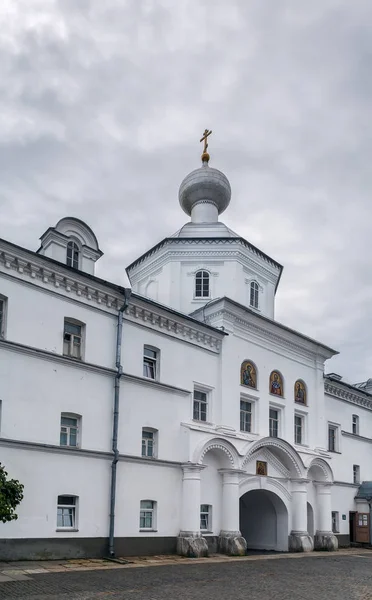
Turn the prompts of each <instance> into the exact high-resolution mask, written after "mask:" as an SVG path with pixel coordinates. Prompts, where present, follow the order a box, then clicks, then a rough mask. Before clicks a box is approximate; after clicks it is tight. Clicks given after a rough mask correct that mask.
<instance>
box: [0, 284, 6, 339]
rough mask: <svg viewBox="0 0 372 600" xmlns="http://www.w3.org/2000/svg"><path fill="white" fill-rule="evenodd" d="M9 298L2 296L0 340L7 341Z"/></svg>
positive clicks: (0, 305) (0, 299)
mask: <svg viewBox="0 0 372 600" xmlns="http://www.w3.org/2000/svg"><path fill="white" fill-rule="evenodd" d="M7 313H8V298H7V297H6V296H3V295H2V294H0V339H2V340H5V339H6V325H7Z"/></svg>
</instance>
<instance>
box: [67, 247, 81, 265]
mask: <svg viewBox="0 0 372 600" xmlns="http://www.w3.org/2000/svg"><path fill="white" fill-rule="evenodd" d="M66 264H67V266H68V267H74V269H78V268H79V246H78V245H77V243H76V242H72V241H71V242H69V243H68V244H67V257H66Z"/></svg>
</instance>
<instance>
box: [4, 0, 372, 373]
mask: <svg viewBox="0 0 372 600" xmlns="http://www.w3.org/2000/svg"><path fill="white" fill-rule="evenodd" d="M371 20H372V6H371V3H370V2H369V0H365V1H364V0H354V2H352V3H350V1H349V0H313V2H312V3H300V2H298V0H282V1H278V0H269V1H267V2H265V3H263V2H261V1H260V0H250V2H247V1H246V0H229V2H225V0H177V2H174V1H173V0H163V1H161V0H131V1H129V0H128V1H125V0H105V2H96V1H95V0H59V2H58V1H56V2H54V3H51V2H49V1H48V0H33V1H32V2H29V0H20V1H19V2H17V3H14V2H12V0H3V2H2V8H1V12H0V25H1V27H0V56H1V68H2V77H1V80H0V166H1V178H0V203H1V211H0V235H1V236H2V237H4V238H6V239H9V240H11V241H14V242H15V243H18V244H22V245H25V246H26V247H29V248H31V249H36V248H37V247H38V237H39V236H40V235H41V233H42V232H43V231H44V230H45V229H46V228H47V227H48V226H50V225H54V224H55V223H56V221H57V220H58V219H59V218H61V217H62V216H65V215H70V214H71V215H74V216H77V217H80V218H82V219H83V220H86V221H87V222H88V224H89V225H90V226H91V227H92V228H93V229H94V230H95V232H96V234H97V237H98V239H99V241H100V244H101V247H102V249H103V250H104V252H105V256H104V257H103V258H102V259H101V260H100V263H99V266H98V275H99V276H101V277H104V278H105V279H112V280H114V281H116V282H120V283H125V282H126V279H125V273H124V268H125V266H126V265H127V264H129V263H130V262H131V261H132V260H133V259H134V258H135V257H136V256H138V255H139V254H142V252H144V251H145V250H146V249H147V248H148V247H150V246H152V245H153V244H155V243H156V242H157V241H159V240H160V239H161V238H163V237H165V236H167V235H169V234H172V233H173V232H174V231H176V230H177V229H178V228H179V227H181V226H182V225H183V224H184V222H185V220H186V219H185V215H184V214H183V213H182V211H181V209H180V208H179V206H178V199H177V192H178V186H179V184H180V182H181V180H182V178H183V177H184V175H185V174H186V173H187V172H188V171H190V170H191V169H193V168H195V167H196V166H197V165H198V162H199V153H200V148H199V147H198V139H199V137H200V132H201V131H203V130H204V128H205V127H210V128H212V129H213V130H214V134H213V136H212V137H213V140H211V143H210V151H211V155H212V159H211V163H212V164H213V165H214V166H216V167H217V168H220V169H222V170H223V171H224V172H225V173H226V174H227V175H228V177H229V179H230V182H231V185H232V190H233V197H232V202H231V205H230V207H229V209H228V211H226V213H225V214H224V215H223V220H224V221H225V222H226V223H227V224H228V225H229V226H230V227H231V228H232V229H234V230H235V231H238V232H239V233H240V234H241V235H243V236H244V237H246V238H247V239H249V240H250V241H251V242H252V243H254V244H255V245H257V246H259V247H260V248H261V249H262V250H264V251H265V252H266V253H268V254H270V255H271V256H272V257H273V258H275V259H277V260H278V261H280V262H282V264H284V266H285V269H284V274H283V279H282V282H281V286H280V288H279V291H278V294H277V311H276V317H277V318H278V320H280V321H282V322H284V323H286V324H288V325H289V326H292V327H294V328H296V329H298V330H300V331H302V332H304V333H306V334H308V335H311V336H313V337H316V338H317V339H320V340H321V341H324V342H325V343H328V344H330V345H332V346H334V347H336V348H337V349H339V350H340V351H341V355H340V357H337V358H336V359H333V360H332V361H331V362H330V364H329V369H332V370H337V371H340V372H342V373H344V374H345V376H346V378H347V379H348V380H350V381H357V380H362V379H364V378H367V377H369V376H372V347H371V343H370V339H369V338H370V335H369V332H370V331H371V330H372V311H371V310H370V306H371V303H372V302H371V301H372V268H371V266H370V247H371V241H370V239H371V235H370V221H371V208H370V205H371V202H370V194H371V190H372V171H371V169H370V164H371V160H372V132H371V125H370V123H371V120H372V119H371V116H372V115H371V108H370V107H371V96H372V77H371V75H370V64H371V54H372V38H371V35H370V29H369V28H370V23H371Z"/></svg>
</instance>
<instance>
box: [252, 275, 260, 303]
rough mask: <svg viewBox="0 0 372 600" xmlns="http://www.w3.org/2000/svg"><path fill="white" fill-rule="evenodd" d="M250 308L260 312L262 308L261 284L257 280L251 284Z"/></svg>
mask: <svg viewBox="0 0 372 600" xmlns="http://www.w3.org/2000/svg"><path fill="white" fill-rule="evenodd" d="M252 296H253V300H254V302H253V303H252ZM249 308H253V309H254V310H259V308H260V284H259V283H258V281H256V280H255V279H253V280H252V281H251V282H250V284H249Z"/></svg>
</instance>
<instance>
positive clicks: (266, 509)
mask: <svg viewBox="0 0 372 600" xmlns="http://www.w3.org/2000/svg"><path fill="white" fill-rule="evenodd" d="M239 508H240V531H241V533H242V536H243V537H244V538H245V539H246V541H247V548H248V549H250V550H274V551H277V552H287V551H288V512H287V508H286V506H285V504H284V502H283V501H282V500H281V499H280V498H279V496H277V495H276V494H274V493H273V492H270V491H268V490H252V491H250V492H247V493H246V494H244V495H243V496H242V497H241V498H240V505H239Z"/></svg>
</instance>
